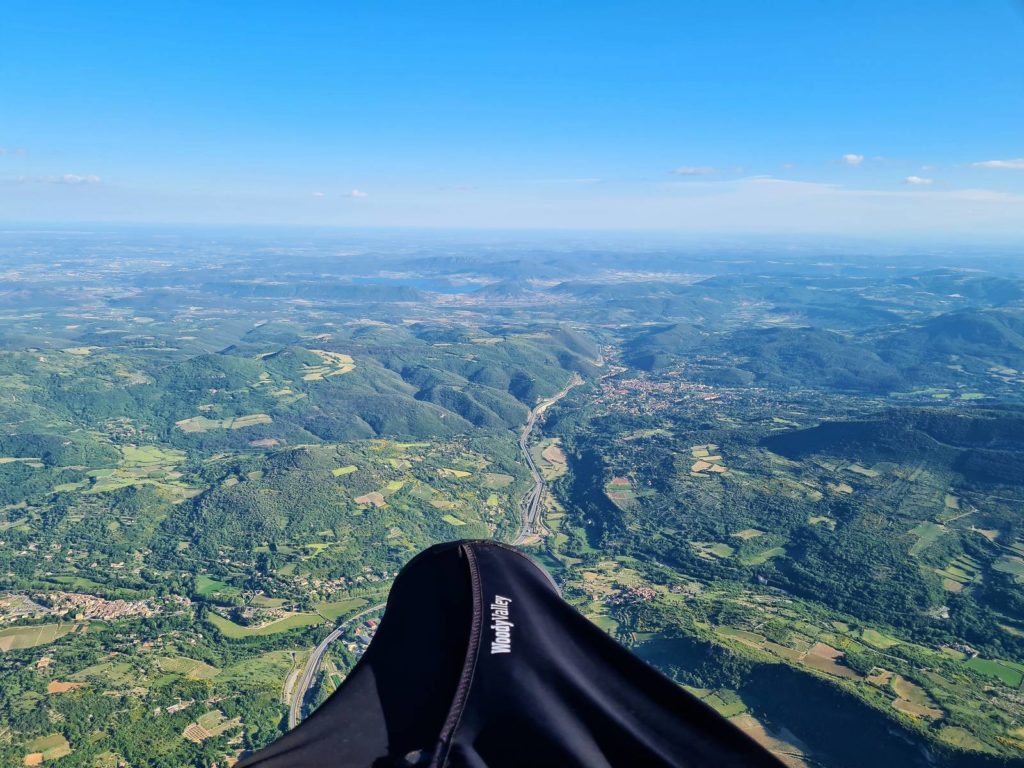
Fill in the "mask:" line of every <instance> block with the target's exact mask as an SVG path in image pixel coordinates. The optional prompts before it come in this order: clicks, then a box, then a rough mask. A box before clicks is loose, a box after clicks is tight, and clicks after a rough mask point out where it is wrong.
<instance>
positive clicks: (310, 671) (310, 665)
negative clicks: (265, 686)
mask: <svg viewBox="0 0 1024 768" xmlns="http://www.w3.org/2000/svg"><path fill="white" fill-rule="evenodd" d="M384 605H385V604H384V603H379V604H378V605H372V606H370V607H369V608H366V609H365V610H362V611H360V612H359V613H357V614H356V615H355V616H350V617H349V618H347V619H345V620H344V621H343V622H341V624H339V625H338V626H337V627H335V629H334V631H333V632H331V634H329V635H328V636H327V637H325V638H324V639H323V640H322V641H320V645H318V646H317V647H316V648H315V649H313V653H312V655H310V657H309V661H307V662H306V668H305V669H304V670H303V672H302V677H300V678H299V684H298V686H297V687H296V689H295V691H294V692H293V693H292V703H291V707H290V708H289V709H288V730H291V729H292V728H294V727H295V726H297V725H298V724H299V721H300V720H301V719H302V702H304V701H305V700H306V693H308V692H309V686H311V685H312V684H313V678H314V677H316V672H317V670H318V669H320V662H321V661H322V660H323V657H324V654H325V653H326V652H327V646H329V645H330V644H331V643H333V642H334V641H335V640H337V639H338V638H339V637H341V636H342V635H343V634H345V630H346V629H347V628H348V626H349V625H350V624H352V623H353V622H356V621H359V620H360V619H362V618H363V617H364V616H366V615H368V614H371V613H375V612H377V611H380V610H382V609H383V608H384Z"/></svg>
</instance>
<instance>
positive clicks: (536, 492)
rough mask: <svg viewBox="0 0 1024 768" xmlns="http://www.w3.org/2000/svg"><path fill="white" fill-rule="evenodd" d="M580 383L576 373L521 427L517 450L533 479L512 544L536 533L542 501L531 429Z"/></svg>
mask: <svg viewBox="0 0 1024 768" xmlns="http://www.w3.org/2000/svg"><path fill="white" fill-rule="evenodd" d="M582 383H583V379H581V378H580V376H579V374H578V373H574V374H573V375H572V380H571V381H570V382H569V383H568V384H566V385H565V388H564V389H563V390H562V391H561V392H559V393H558V394H557V395H555V396H553V397H549V398H547V399H546V400H541V401H540V402H539V403H538V404H537V406H536V407H535V408H534V409H533V410H532V411H530V418H528V419H527V420H526V425H525V426H524V427H523V431H522V434H520V435H519V450H520V451H522V452H523V458H524V459H525V460H526V466H527V467H528V468H529V470H530V475H531V476H532V477H533V488H531V489H530V490H529V491H528V492H527V494H526V495H525V496H524V497H523V499H522V501H521V502H520V503H519V511H520V518H519V533H518V534H517V535H516V537H515V539H513V541H512V543H513V544H524V543H526V541H527V540H528V539H529V538H530V537H531V536H533V535H534V534H535V533H536V532H537V523H538V515H539V513H540V504H541V501H543V499H544V475H542V474H541V473H540V470H539V469H538V468H537V463H536V462H535V461H534V460H533V456H531V455H530V433H532V432H533V428H534V427H535V426H536V425H537V419H538V418H539V417H540V416H542V415H543V414H544V411H546V410H547V409H548V408H550V407H551V406H552V405H554V404H555V403H557V402H558V401H559V400H561V399H562V398H563V397H565V396H566V395H567V394H569V390H570V389H572V388H573V387H575V386H578V385H580V384H582Z"/></svg>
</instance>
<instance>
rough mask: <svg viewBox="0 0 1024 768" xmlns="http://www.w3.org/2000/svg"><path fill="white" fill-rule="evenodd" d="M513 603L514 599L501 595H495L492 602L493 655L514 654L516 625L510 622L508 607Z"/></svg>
mask: <svg viewBox="0 0 1024 768" xmlns="http://www.w3.org/2000/svg"><path fill="white" fill-rule="evenodd" d="M511 602H512V598H510V597H502V596H501V595H495V596H494V600H493V601H492V602H491V629H493V630H494V639H493V640H491V653H492V654H495V653H512V627H513V626H515V625H514V624H513V623H512V622H511V621H509V620H508V606H509V603H511Z"/></svg>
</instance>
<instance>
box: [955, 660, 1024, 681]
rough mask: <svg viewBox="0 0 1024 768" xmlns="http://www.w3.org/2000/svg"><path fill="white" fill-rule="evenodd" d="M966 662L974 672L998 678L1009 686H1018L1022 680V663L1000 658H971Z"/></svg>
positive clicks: (1023, 674)
mask: <svg viewBox="0 0 1024 768" xmlns="http://www.w3.org/2000/svg"><path fill="white" fill-rule="evenodd" d="M966 663H967V666H968V667H970V668H971V669H973V670H974V671H975V672H980V673H981V674H983V675H987V676H988V677H995V678H998V679H999V680H1001V681H1002V682H1004V683H1006V685H1008V686H1010V687H1011V688H1020V685H1021V682H1022V681H1024V664H1017V663H1016V662H1013V661H1004V660H1002V659H982V658H976V659H971V660H970V661H968V662H966Z"/></svg>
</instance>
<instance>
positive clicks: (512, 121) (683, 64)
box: [0, 0, 1024, 237]
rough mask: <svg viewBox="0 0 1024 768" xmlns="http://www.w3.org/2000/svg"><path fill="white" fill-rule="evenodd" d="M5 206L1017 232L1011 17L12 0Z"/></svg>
mask: <svg viewBox="0 0 1024 768" xmlns="http://www.w3.org/2000/svg"><path fill="white" fill-rule="evenodd" d="M0 220H2V221H6V222H87V221H103V222H117V221H124V222H135V223H143V222H172V223H173V222H192V223H243V224H244V223H260V224H268V223H272V224H316V225H337V226H417V227H423V226H436V227H502V228H519V227H522V228H570V229H622V230H652V231H662V230H665V231H679V232H737V233H739V232H748V233H758V232H766V233H782V234H785V233H788V232H793V233H811V234H814V233H822V234H830V233H831V234H855V235H864V236H875V235H880V236H884V235H894V234H914V233H925V232H927V233H930V234H950V235H963V236H968V237H974V236H978V237H981V236H987V235H991V236H994V237H999V236H1007V235H1010V236H1013V235H1024V5H1022V4H1021V3H1019V2H1014V1H1013V0H986V1H985V2H966V1H965V0H956V1H953V0H913V1H911V0H886V1H882V0H859V1H858V2H857V3H837V2H823V1H822V0H817V1H816V2H808V1H805V0H783V1H781V2H777V3H768V2H764V1H763V0H717V1H716V2H706V1H703V2H690V1H689V0H674V1H667V0H665V1H662V0H657V1H655V0H631V1H630V2H607V1H604V0H589V1H588V2H576V1H575V0H565V1H564V2H552V1H551V0H547V2H535V1H534V0H524V1H521V2H517V1H515V0H509V1H508V2H502V3H481V2H479V0H477V1H476V2H461V1H459V0H451V1H449V2H444V3H438V2H434V3H431V2H423V1H422V0H421V1H420V2H395V1H393V0H376V1H375V2H360V3H355V2H350V1H349V0H332V1H331V2H326V1H322V2H303V1H302V0H297V1H295V2H291V3H261V2H258V0H255V1H250V2H244V3H243V2H230V1H221V2H216V3H210V2H203V3H199V2H188V1H182V0H178V1H176V2H173V3H172V2H167V3H138V2H127V1H126V2H120V3H115V2H90V1H89V0H77V2H66V3H65V2H48V3H39V2H38V1H36V2H23V0H13V2H11V1H10V0H9V2H8V3H5V5H4V11H3V17H2V19H0Z"/></svg>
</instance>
